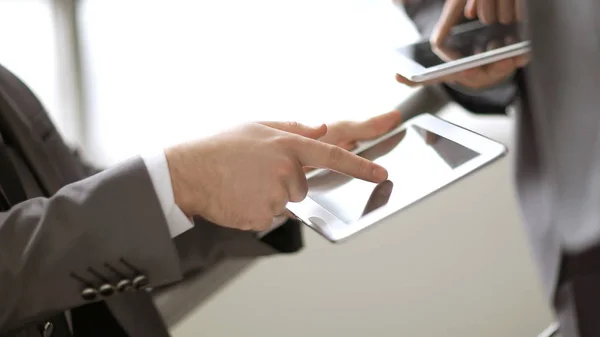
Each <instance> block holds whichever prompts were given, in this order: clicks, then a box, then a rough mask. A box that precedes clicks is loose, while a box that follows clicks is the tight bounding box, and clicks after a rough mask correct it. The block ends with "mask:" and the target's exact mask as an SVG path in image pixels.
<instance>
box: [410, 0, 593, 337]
mask: <svg viewBox="0 0 600 337" xmlns="http://www.w3.org/2000/svg"><path fill="white" fill-rule="evenodd" d="M443 2H444V0H408V1H407V6H406V10H407V14H409V16H410V17H411V18H413V20H415V23H416V26H417V27H418V28H419V29H420V31H421V32H423V33H424V34H429V33H430V32H431V29H432V27H433V25H434V24H435V22H436V21H437V18H438V17H439V14H440V12H441V7H442V4H443ZM525 2H526V12H527V13H528V22H527V24H525V25H524V26H525V27H524V28H525V29H524V32H523V33H524V35H525V37H526V38H529V39H531V41H532V59H531V63H530V65H529V66H528V67H527V69H526V71H525V72H520V74H518V75H517V76H516V77H515V81H514V83H513V85H514V86H517V87H518V88H519V94H518V100H517V101H518V104H517V107H518V109H517V110H518V111H517V113H516V119H517V121H516V126H517V129H516V134H517V155H516V157H517V159H516V167H515V169H516V171H515V181H516V185H517V190H518V197H519V201H520V205H521V209H522V214H523V216H524V219H525V227H526V231H527V233H528V237H529V240H530V245H531V248H532V253H533V255H534V257H535V259H536V261H537V265H538V269H539V272H540V278H541V281H542V283H543V286H544V289H545V291H546V294H547V297H548V301H549V302H550V303H552V304H553V306H554V309H555V312H556V314H557V316H558V319H559V321H560V326H561V334H562V336H565V337H566V336H569V337H575V336H600V320H598V319H597V314H598V312H600V245H599V243H600V113H599V109H600V67H599V66H598V65H597V60H599V59H600V20H599V19H598V18H599V16H600V2H598V1H595V0H577V1H563V0H526V1H525ZM486 94H488V93H486V92H485V91H483V92H481V94H480V95H472V97H470V98H469V99H471V100H479V101H480V102H481V100H483V101H485V99H486V98H485V96H486ZM477 96H479V97H477ZM461 103H462V102H461ZM479 112H481V111H479Z"/></svg>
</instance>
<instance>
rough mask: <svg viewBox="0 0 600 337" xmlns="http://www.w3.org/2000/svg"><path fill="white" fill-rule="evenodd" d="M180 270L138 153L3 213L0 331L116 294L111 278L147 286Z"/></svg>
mask: <svg viewBox="0 0 600 337" xmlns="http://www.w3.org/2000/svg"><path fill="white" fill-rule="evenodd" d="M180 278H181V271H180V266H179V259H178V255H177V251H176V249H175V247H174V245H173V244H172V240H171V238H170V235H169V231H168V227H167V224H166V220H165V217H164V214H163V212H162V210H161V206H160V204H159V201H158V199H157V197H156V194H155V193H154V190H153V186H152V182H151V180H150V177H149V174H148V171H147V170H146V167H145V165H144V163H143V161H142V159H140V158H135V159H132V160H130V161H128V162H126V163H124V164H122V165H120V166H118V167H115V168H112V169H108V170H105V171H103V172H101V173H98V174H96V175H94V176H91V177H89V178H87V179H85V180H82V181H79V182H76V183H73V184H70V185H67V186H65V187H64V188H62V189H61V190H60V191H58V192H57V193H56V194H55V195H54V196H52V197H51V198H36V199H30V200H28V201H25V202H22V203H20V204H18V205H15V206H13V207H12V208H11V209H10V210H9V211H7V212H2V213H0V332H4V331H7V330H9V329H12V328H18V327H20V326H22V325H24V324H27V323H29V322H31V321H35V320H37V319H39V318H40V317H46V316H50V315H53V314H55V313H59V312H62V311H64V310H67V309H71V308H75V307H78V306H80V305H83V304H86V303H89V302H92V301H97V300H101V299H103V298H107V297H110V296H118V292H119V291H118V290H115V291H114V294H111V293H110V292H109V291H105V292H102V289H105V290H107V289H108V290H110V289H109V288H106V286H107V285H112V286H114V287H116V286H117V285H119V282H121V281H129V286H128V287H124V288H123V289H122V291H143V289H144V288H145V287H146V286H149V287H155V286H161V285H165V284H168V283H172V282H175V281H178V280H179V279H180ZM125 283H127V282H125ZM103 286H105V287H104V288H103ZM84 291H87V292H84ZM94 291H96V296H91V295H93V293H94Z"/></svg>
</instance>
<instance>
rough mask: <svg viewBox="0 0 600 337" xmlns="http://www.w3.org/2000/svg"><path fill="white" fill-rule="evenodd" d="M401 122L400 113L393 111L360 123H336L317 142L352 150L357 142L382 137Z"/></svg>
mask: <svg viewBox="0 0 600 337" xmlns="http://www.w3.org/2000/svg"><path fill="white" fill-rule="evenodd" d="M401 121H402V114H401V113H400V111H396V110H394V111H391V112H388V113H385V114H381V115H378V116H375V117H372V118H369V119H367V120H365V121H361V122H351V121H343V122H336V123H333V124H331V125H329V127H328V130H327V133H326V134H325V136H323V137H321V138H319V140H320V141H321V142H324V143H327V144H331V145H335V146H339V147H341V148H343V149H346V150H352V149H354V148H355V147H356V143H357V142H359V141H364V140H371V139H375V138H377V137H379V136H382V135H384V134H385V133H387V132H388V131H390V130H392V129H393V128H395V127H396V126H398V125H399V124H400V122H401Z"/></svg>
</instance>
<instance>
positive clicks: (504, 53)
mask: <svg viewBox="0 0 600 337" xmlns="http://www.w3.org/2000/svg"><path fill="white" fill-rule="evenodd" d="M479 27H480V24H479V23H478V22H473V23H467V24H463V25H461V26H457V27H455V30H453V32H452V34H459V33H460V32H463V31H468V30H473V29H477V28H479ZM424 42H428V40H426V39H423V40H419V41H417V42H415V43H412V44H409V45H407V46H411V45H416V44H420V43H424ZM530 50H531V47H530V41H521V42H517V43H514V44H511V45H508V46H504V47H501V48H498V49H494V50H490V51H486V52H483V53H480V54H477V55H471V56H467V57H463V58H460V59H458V60H455V61H452V62H446V63H443V64H440V65H437V66H433V67H429V68H426V67H424V66H422V65H420V64H419V63H417V62H416V61H414V60H413V59H411V58H410V57H407V56H406V55H404V54H402V53H400V52H398V51H396V57H395V59H396V60H397V62H398V65H397V70H396V73H398V74H400V75H402V76H403V77H405V78H407V79H409V80H411V81H414V82H423V81H427V80H431V79H435V78H439V77H442V76H446V75H450V74H453V73H457V72H460V71H464V70H467V69H472V68H476V67H479V66H483V65H486V64H490V63H493V62H497V61H501V60H503V59H506V58H510V57H515V56H519V55H523V54H526V53H528V52H530Z"/></svg>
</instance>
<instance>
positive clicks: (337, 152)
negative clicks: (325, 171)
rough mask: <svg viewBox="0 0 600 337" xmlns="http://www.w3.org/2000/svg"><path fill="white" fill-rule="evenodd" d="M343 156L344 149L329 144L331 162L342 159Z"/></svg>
mask: <svg viewBox="0 0 600 337" xmlns="http://www.w3.org/2000/svg"><path fill="white" fill-rule="evenodd" d="M343 156H344V150H342V149H341V148H340V147H337V146H333V145H330V146H329V152H328V160H329V162H331V163H336V162H339V161H340V160H342V158H343Z"/></svg>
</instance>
